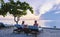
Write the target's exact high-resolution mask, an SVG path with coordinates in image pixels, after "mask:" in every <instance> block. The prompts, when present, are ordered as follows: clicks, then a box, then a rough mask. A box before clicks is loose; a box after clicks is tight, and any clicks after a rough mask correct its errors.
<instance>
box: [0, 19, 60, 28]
mask: <svg viewBox="0 0 60 37" xmlns="http://www.w3.org/2000/svg"><path fill="white" fill-rule="evenodd" d="M22 21H25V24H28V25H33V24H34V20H20V21H19V24H21V22H22ZM0 22H3V23H4V24H15V22H14V20H0ZM37 22H38V24H39V26H42V27H53V26H56V27H58V28H59V26H60V21H59V20H37Z"/></svg>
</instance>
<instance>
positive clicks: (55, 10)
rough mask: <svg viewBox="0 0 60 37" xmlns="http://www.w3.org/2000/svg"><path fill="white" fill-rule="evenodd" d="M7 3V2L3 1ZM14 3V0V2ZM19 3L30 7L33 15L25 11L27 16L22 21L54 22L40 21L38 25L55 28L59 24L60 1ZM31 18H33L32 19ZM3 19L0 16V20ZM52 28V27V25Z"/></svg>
mask: <svg viewBox="0 0 60 37" xmlns="http://www.w3.org/2000/svg"><path fill="white" fill-rule="evenodd" d="M4 1H5V2H8V1H7V0H4ZM15 1H16V0H15ZM20 1H21V2H24V1H25V2H27V3H29V4H30V6H32V7H33V10H34V14H31V13H30V11H27V12H28V13H27V15H25V16H23V17H21V18H22V19H23V18H24V19H35V20H37V19H40V20H54V21H47V22H45V21H43V23H42V22H41V21H40V24H45V25H46V24H48V25H46V26H52V24H55V25H56V26H57V25H58V26H59V24H60V21H59V20H60V17H59V16H60V0H20ZM32 16H33V17H32ZM1 18H4V17H2V16H0V19H1ZM5 18H11V19H12V18H13V17H12V16H10V15H7V16H6V17H5ZM53 26H54V25H53Z"/></svg>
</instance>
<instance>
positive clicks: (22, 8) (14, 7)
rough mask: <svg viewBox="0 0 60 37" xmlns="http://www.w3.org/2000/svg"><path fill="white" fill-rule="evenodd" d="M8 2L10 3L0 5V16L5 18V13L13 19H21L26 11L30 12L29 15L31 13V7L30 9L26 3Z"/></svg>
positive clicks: (11, 0)
mask: <svg viewBox="0 0 60 37" xmlns="http://www.w3.org/2000/svg"><path fill="white" fill-rule="evenodd" d="M9 1H10V2H7V3H2V4H1V8H0V15H3V16H5V15H6V14H7V12H9V13H10V14H12V15H13V16H15V17H17V16H19V17H21V16H23V15H26V14H27V12H26V11H27V10H30V11H31V13H33V10H32V7H30V5H29V4H28V3H26V2H20V1H17V2H14V1H13V0H9ZM1 2H3V1H1Z"/></svg>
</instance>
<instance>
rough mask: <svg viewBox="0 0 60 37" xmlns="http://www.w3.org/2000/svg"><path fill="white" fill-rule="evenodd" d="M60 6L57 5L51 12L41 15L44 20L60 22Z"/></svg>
mask: <svg viewBox="0 0 60 37" xmlns="http://www.w3.org/2000/svg"><path fill="white" fill-rule="evenodd" d="M59 12H60V4H55V5H54V6H53V7H52V8H51V9H50V10H49V11H47V12H46V13H45V14H43V15H41V17H40V18H41V19H42V20H60V13H59Z"/></svg>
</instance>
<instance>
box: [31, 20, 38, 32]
mask: <svg viewBox="0 0 60 37" xmlns="http://www.w3.org/2000/svg"><path fill="white" fill-rule="evenodd" d="M30 29H31V31H36V32H38V23H37V21H36V20H35V21H34V24H33V26H30Z"/></svg>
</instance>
